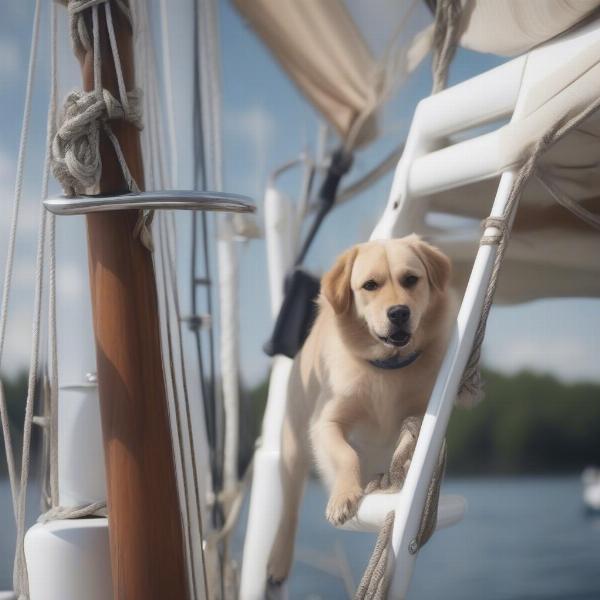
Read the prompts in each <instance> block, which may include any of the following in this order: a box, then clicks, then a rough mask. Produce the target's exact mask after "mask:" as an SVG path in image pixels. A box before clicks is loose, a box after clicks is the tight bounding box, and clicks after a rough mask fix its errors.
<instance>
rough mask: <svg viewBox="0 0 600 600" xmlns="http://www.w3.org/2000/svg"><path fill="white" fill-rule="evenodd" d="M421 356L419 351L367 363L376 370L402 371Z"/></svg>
mask: <svg viewBox="0 0 600 600" xmlns="http://www.w3.org/2000/svg"><path fill="white" fill-rule="evenodd" d="M419 356H421V351H420V350H418V351H417V352H413V353H412V354H409V355H408V356H398V355H397V354H395V355H394V356H390V358H383V359H375V360H370V361H369V363H370V364H372V365H373V366H374V367H377V368H378V369H403V368H404V367H408V366H409V365H412V364H413V363H414V362H415V360H417V358H419Z"/></svg>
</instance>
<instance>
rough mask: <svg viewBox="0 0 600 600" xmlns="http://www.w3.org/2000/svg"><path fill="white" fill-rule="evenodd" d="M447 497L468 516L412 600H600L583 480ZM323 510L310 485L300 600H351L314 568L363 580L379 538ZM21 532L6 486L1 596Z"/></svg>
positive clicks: (475, 486)
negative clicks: (342, 527)
mask: <svg viewBox="0 0 600 600" xmlns="http://www.w3.org/2000/svg"><path fill="white" fill-rule="evenodd" d="M444 492H445V493H451V494H461V495H463V496H465V497H466V498H467V501H468V503H469V508H468V511H467V515H466V517H465V519H464V521H463V522H461V523H460V524H458V525H456V526H454V527H452V528H450V529H446V530H442V531H439V532H437V533H436V534H435V535H434V537H433V538H432V540H431V541H430V542H429V543H428V544H427V545H426V546H425V548H423V550H422V551H421V553H420V556H419V559H418V561H417V568H416V573H415V577H414V579H413V584H412V588H411V593H410V598H413V599H416V600H538V599H539V600H542V599H544V600H546V599H552V600H600V518H598V519H595V518H591V517H589V516H586V515H585V513H584V511H583V507H582V504H581V484H580V480H579V477H556V478H529V477H528V478H479V479H453V478H447V480H446V482H445V485H444ZM324 506H325V493H324V492H323V490H322V488H321V486H320V485H319V484H318V483H317V482H315V481H311V482H310V484H309V486H308V488H307V494H306V497H305V502H304V505H303V511H302V516H301V526H300V528H299V533H298V539H297V545H296V548H297V557H298V560H297V561H296V563H295V565H294V569H293V572H292V575H291V578H290V593H289V596H290V598H291V599H292V600H294V599H296V598H298V599H306V600H318V599H323V600H336V599H337V598H340V599H343V598H347V594H346V592H345V589H344V586H343V583H342V580H341V578H340V577H338V576H336V575H334V574H328V573H326V572H324V571H323V570H322V569H321V568H316V567H315V566H314V564H317V565H318V564H321V565H322V564H326V565H329V566H331V563H332V562H335V561H332V557H334V556H336V555H342V556H344V557H345V560H346V561H347V564H348V565H349V567H350V571H351V573H352V576H353V578H354V583H357V582H358V580H359V579H360V574H361V573H362V570H363V568H364V566H365V564H366V562H367V560H368V557H369V555H370V553H371V549H372V547H373V543H374V540H375V538H374V536H373V535H369V534H358V533H350V532H344V531H337V530H335V529H333V528H332V527H330V526H329V525H328V523H327V522H326V521H325V519H324V517H323V511H324ZM13 535H14V529H13V527H12V523H11V511H10V494H9V491H8V483H7V482H6V481H0V590H2V589H7V588H9V587H10V582H11V565H10V560H11V559H10V556H11V552H12V538H13ZM242 535H243V523H242V524H241V526H240V528H238V531H237V532H236V535H235V540H234V546H235V551H236V553H237V554H238V556H239V553H240V549H241V542H242ZM81 600H85V599H84V598H82V599H81Z"/></svg>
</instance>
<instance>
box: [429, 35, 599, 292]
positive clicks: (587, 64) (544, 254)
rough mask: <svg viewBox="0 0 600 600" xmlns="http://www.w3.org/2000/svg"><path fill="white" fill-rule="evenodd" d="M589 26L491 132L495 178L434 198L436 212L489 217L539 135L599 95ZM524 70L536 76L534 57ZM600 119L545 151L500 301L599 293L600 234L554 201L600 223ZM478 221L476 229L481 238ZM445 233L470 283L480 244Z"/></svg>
mask: <svg viewBox="0 0 600 600" xmlns="http://www.w3.org/2000/svg"><path fill="white" fill-rule="evenodd" d="M594 29H596V27H591V28H590V29H589V30H588V31H587V32H586V31H584V32H583V33H582V34H581V35H582V36H584V37H589V41H588V43H587V44H585V45H582V49H581V50H579V51H577V52H575V53H574V54H573V55H572V56H571V57H570V58H568V59H566V60H564V61H563V64H562V65H560V66H557V68H556V69H553V70H547V72H548V73H549V74H548V75H546V76H539V78H538V79H537V82H536V83H535V85H533V86H532V87H531V89H530V90H529V92H528V93H527V94H526V95H525V96H524V98H523V111H522V113H521V118H519V119H513V120H512V121H511V122H510V123H508V124H507V125H505V126H504V127H502V128H501V129H500V130H498V131H497V132H494V133H493V134H490V135H493V136H495V137H496V139H497V141H498V143H497V147H496V152H495V154H496V160H497V163H496V164H497V169H496V176H495V177H493V178H492V179H489V180H487V181H483V182H475V183H473V184H470V185H467V186H461V187H460V188H458V189H454V190H446V191H444V192H440V193H437V194H433V195H431V196H430V197H429V198H428V201H429V206H430V208H431V209H432V210H434V211H438V212H442V213H446V214H452V215H456V216H460V217H470V218H473V219H477V221H476V223H478V221H479V220H481V219H484V218H485V217H486V216H487V215H488V213H489V209H490V205H491V201H492V200H493V198H494V195H495V190H496V188H497V183H498V178H499V176H500V174H501V173H503V172H505V171H507V170H509V169H512V168H515V167H517V166H518V165H520V164H522V162H523V159H524V157H525V156H526V155H528V154H529V153H530V152H531V150H532V148H533V145H534V144H535V143H536V141H537V140H538V139H539V138H540V136H541V135H542V134H543V133H544V132H546V131H548V130H550V128H551V127H553V126H554V125H555V124H556V123H558V122H561V121H564V120H566V119H568V118H569V117H572V116H574V115H576V114H577V113H579V112H580V111H582V110H584V109H585V108H587V107H589V106H590V105H591V104H592V103H593V102H595V101H596V100H597V99H598V96H599V95H600V83H599V82H600V38H599V36H598V35H597V34H596V33H595V31H594ZM526 69H530V70H533V73H536V72H537V71H538V70H539V65H537V64H536V57H535V54H533V55H531V56H530V58H529V64H528V65H527V66H526ZM599 167H600V115H598V114H597V113H596V114H594V115H592V116H591V117H590V118H589V119H588V120H586V121H585V122H584V123H582V124H581V125H580V126H578V127H577V128H576V129H574V130H573V131H571V132H569V133H568V134H567V135H566V136H565V137H564V138H563V139H561V140H560V141H559V142H558V143H557V144H555V145H554V146H553V147H552V148H550V149H549V150H548V152H546V153H545V154H544V155H543V157H542V158H541V160H540V163H539V166H538V173H539V175H540V177H541V178H542V180H541V181H540V179H538V178H535V179H533V180H532V181H530V183H529V184H528V186H527V188H526V189H525V192H524V194H523V197H522V200H521V205H520V208H519V211H518V213H517V217H516V220H515V226H514V230H513V235H512V237H511V244H510V247H509V252H508V255H507V261H506V262H505V268H504V269H503V276H502V285H501V287H500V289H499V299H500V300H503V301H511V302H514V301H522V300H527V299H531V298H535V297H548V296H600V262H599V261H598V256H600V231H599V230H598V228H597V225H596V227H594V226H593V224H590V223H588V222H586V221H585V220H583V219H581V218H579V217H577V216H576V215H574V214H573V212H572V210H571V209H568V208H565V207H564V206H562V205H561V204H560V203H559V202H557V198H556V197H555V196H559V198H558V199H559V200H560V199H561V198H563V199H566V202H567V203H572V204H575V208H576V209H577V208H582V209H584V210H585V211H587V212H588V213H589V214H591V215H592V219H595V220H596V222H597V223H600V168H599ZM476 223H475V228H474V232H475V233H477V225H476ZM476 238H477V236H473V237H472V238H471V240H470V241H469V240H466V239H452V237H451V236H450V237H448V236H446V239H445V240H444V236H441V239H440V240H439V243H440V245H441V246H443V247H444V248H445V249H446V250H447V251H448V252H449V254H450V255H451V256H452V258H453V260H454V263H455V266H456V272H457V277H458V279H460V280H462V281H463V282H464V281H466V277H467V275H468V272H469V271H470V267H471V264H472V257H473V250H474V241H475V239H476Z"/></svg>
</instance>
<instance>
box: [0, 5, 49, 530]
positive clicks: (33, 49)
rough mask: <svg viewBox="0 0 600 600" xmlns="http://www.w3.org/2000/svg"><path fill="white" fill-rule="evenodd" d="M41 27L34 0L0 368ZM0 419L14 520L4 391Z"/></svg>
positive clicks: (0, 310) (0, 322)
mask: <svg viewBox="0 0 600 600" xmlns="http://www.w3.org/2000/svg"><path fill="white" fill-rule="evenodd" d="M39 28H40V0H36V2H35V9H34V15H33V31H32V35H31V45H30V49H29V65H28V68H27V84H26V88H25V106H24V109H23V121H22V127H21V137H20V140H19V153H18V157H17V172H16V179H15V191H14V196H13V212H12V216H11V222H10V232H9V237H8V250H7V253H6V260H5V263H4V264H5V266H4V287H3V289H2V304H1V307H0V367H1V366H2V357H3V354H4V343H5V339H6V322H7V316H8V302H9V299H10V288H11V284H12V275H13V267H14V258H15V242H16V236H17V225H18V221H19V208H20V204H21V197H22V194H23V179H24V167H25V156H26V151H27V142H28V140H29V125H30V120H31V98H32V95H33V77H34V73H35V65H36V62H37V51H38V41H39V40H38V38H39ZM0 420H1V421H2V433H3V436H4V448H5V452H6V462H7V466H8V477H9V481H10V489H11V494H12V498H13V510H14V513H15V521H16V520H17V504H16V501H15V499H16V497H17V494H18V483H17V478H16V465H15V459H14V452H13V446H12V441H11V435H10V424H9V422H8V411H7V409H6V401H5V397H4V394H3V393H1V394H0Z"/></svg>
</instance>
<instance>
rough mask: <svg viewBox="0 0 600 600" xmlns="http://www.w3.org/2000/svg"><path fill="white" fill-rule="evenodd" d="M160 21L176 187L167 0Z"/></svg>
mask: <svg viewBox="0 0 600 600" xmlns="http://www.w3.org/2000/svg"><path fill="white" fill-rule="evenodd" d="M160 21H161V37H162V40H163V43H162V47H163V48H162V57H163V61H162V63H163V73H164V78H165V88H166V90H165V92H166V94H165V95H166V100H167V121H168V131H169V147H170V150H171V182H172V184H173V187H176V185H175V184H176V182H177V165H178V164H179V160H178V156H177V132H176V130H175V103H174V99H173V77H172V73H171V39H170V32H169V11H168V10H167V0H160Z"/></svg>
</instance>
